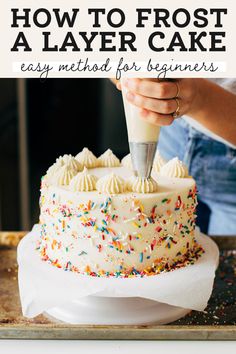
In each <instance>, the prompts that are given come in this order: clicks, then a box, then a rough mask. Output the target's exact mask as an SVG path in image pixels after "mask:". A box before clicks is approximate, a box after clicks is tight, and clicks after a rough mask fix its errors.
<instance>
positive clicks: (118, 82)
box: [110, 78, 121, 91]
mask: <svg viewBox="0 0 236 354" xmlns="http://www.w3.org/2000/svg"><path fill="white" fill-rule="evenodd" d="M110 80H111V82H113V84H114V85H116V88H117V89H118V90H120V91H121V83H120V81H119V80H116V79H114V78H110Z"/></svg>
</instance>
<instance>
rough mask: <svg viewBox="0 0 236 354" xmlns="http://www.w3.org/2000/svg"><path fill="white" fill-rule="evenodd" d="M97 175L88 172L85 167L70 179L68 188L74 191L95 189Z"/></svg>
mask: <svg viewBox="0 0 236 354" xmlns="http://www.w3.org/2000/svg"><path fill="white" fill-rule="evenodd" d="M96 182H97V177H96V176H94V175H91V174H89V173H88V170H87V168H86V167H85V168H84V170H83V172H79V173H77V175H76V176H74V177H73V178H72V179H71V181H70V190H72V191H74V192H91V191H93V190H95V189H96Z"/></svg>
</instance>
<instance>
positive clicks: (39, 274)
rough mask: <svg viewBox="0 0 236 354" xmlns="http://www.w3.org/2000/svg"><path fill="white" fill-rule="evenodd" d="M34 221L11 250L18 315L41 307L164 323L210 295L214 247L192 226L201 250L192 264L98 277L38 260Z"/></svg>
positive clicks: (93, 318) (89, 318) (200, 306)
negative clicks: (14, 258)
mask: <svg viewBox="0 0 236 354" xmlns="http://www.w3.org/2000/svg"><path fill="white" fill-rule="evenodd" d="M39 237H40V225H35V226H34V227H33V229H32V231H31V232H30V233H29V234H28V235H26V236H25V237H24V238H23V239H22V240H21V242H20V244H19V246H18V250H17V258H18V264H19V273H18V280H19V290H20V299H21V305H22V312H23V315H24V316H26V317H29V318H32V317H35V316H37V315H39V314H41V313H43V312H46V313H47V314H49V315H50V316H53V317H54V318H56V319H59V320H62V321H64V322H68V323H73V324H75V323H78V324H148V323H156V324H157V323H158V324H164V323H168V322H172V321H174V320H176V319H178V318H180V317H183V316H185V315H186V314H187V313H188V312H189V311H190V310H197V311H203V310H204V309H205V308H206V306H207V302H208V300H209V298H210V296H211V292H212V287H213V282H214V278H215V270H216V268H217V266H218V262H219V250H218V247H217V246H216V244H215V243H214V242H213V241H212V240H211V239H210V238H209V237H207V236H205V235H203V234H201V233H200V232H199V231H198V230H197V231H196V239H197V241H198V242H199V243H200V244H201V245H202V246H203V248H204V249H205V253H204V254H203V255H202V257H200V259H199V260H198V261H197V262H196V263H195V264H194V265H190V266H187V267H184V268H181V269H177V270H175V271H172V272H167V273H162V274H159V275H156V276H150V277H144V278H127V279H124V278H98V277H90V276H86V275H79V274H76V273H72V272H66V271H63V270H62V269H59V268H56V267H53V266H52V265H50V264H48V263H46V262H43V261H41V259H40V256H39V252H38V251H36V249H35V248H36V241H37V240H38V239H39Z"/></svg>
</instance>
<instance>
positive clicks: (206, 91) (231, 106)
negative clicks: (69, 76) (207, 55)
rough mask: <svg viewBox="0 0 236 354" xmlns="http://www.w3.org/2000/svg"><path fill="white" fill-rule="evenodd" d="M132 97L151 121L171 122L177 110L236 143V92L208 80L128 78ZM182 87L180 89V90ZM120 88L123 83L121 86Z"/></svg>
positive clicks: (127, 84)
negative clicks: (178, 107)
mask: <svg viewBox="0 0 236 354" xmlns="http://www.w3.org/2000/svg"><path fill="white" fill-rule="evenodd" d="M125 85H126V87H127V88H128V89H129V92H128V94H127V98H128V100H129V101H130V102H131V103H133V104H135V105H136V106H138V107H140V108H141V116H142V117H143V119H146V120H148V121H149V122H150V123H153V124H158V125H169V124H171V123H172V122H173V120H174V118H173V113H174V112H175V111H176V109H177V102H176V99H175V96H176V94H177V93H178V91H179V95H178V103H179V106H180V115H184V114H186V115H188V116H190V117H192V118H193V119H195V120H196V121H197V122H199V123H200V124H202V125H203V126H204V127H206V128H207V129H209V130H210V131H212V132H213V133H215V134H217V135H219V136H221V137H222V138H224V139H225V140H227V141H229V142H230V143H232V144H234V145H236V95H235V94H233V93H231V92H229V91H227V90H225V89H224V88H222V87H220V86H219V85H217V84H215V83H213V82H211V81H209V80H206V79H178V80H175V81H161V82H158V81H157V80H150V79H128V80H125ZM178 86H179V89H178ZM118 88H119V85H118Z"/></svg>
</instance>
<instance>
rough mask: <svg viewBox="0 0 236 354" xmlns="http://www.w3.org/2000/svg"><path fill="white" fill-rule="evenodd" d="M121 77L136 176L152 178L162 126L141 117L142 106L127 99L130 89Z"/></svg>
mask: <svg viewBox="0 0 236 354" xmlns="http://www.w3.org/2000/svg"><path fill="white" fill-rule="evenodd" d="M123 82H124V79H121V87H122V97H123V103H124V108H125V117H126V125H127V130H128V139H129V148H130V155H131V160H132V165H133V172H134V174H135V176H136V177H141V178H150V176H151V172H152V166H153V161H154V157H155V153H156V148H157V142H158V139H159V134H160V126H157V125H153V124H150V123H147V122H146V121H145V120H143V119H142V118H141V117H140V108H139V107H136V106H134V105H133V104H131V103H129V102H128V101H127V99H126V94H127V92H128V89H127V88H126V87H125V86H124V84H123Z"/></svg>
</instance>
